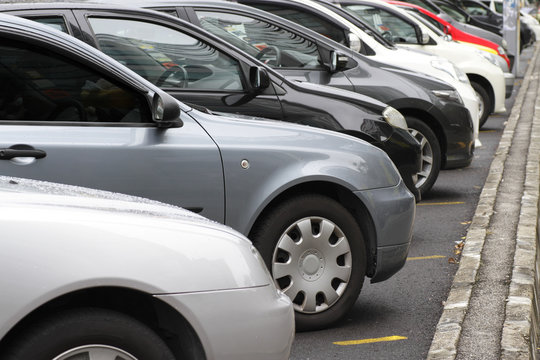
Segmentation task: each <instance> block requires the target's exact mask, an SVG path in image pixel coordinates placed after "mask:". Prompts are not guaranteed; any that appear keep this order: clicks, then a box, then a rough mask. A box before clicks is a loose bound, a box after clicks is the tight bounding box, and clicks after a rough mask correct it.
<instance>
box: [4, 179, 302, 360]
mask: <svg viewBox="0 0 540 360" xmlns="http://www.w3.org/2000/svg"><path fill="white" fill-rule="evenodd" d="M0 199H2V200H1V202H0V228H1V229H2V236H1V237H0V247H1V248H2V251H1V253H0V274H2V276H1V277H0V288H1V289H2V295H1V296H0V309H2V311H0V358H1V359H3V360H15V359H17V360H21V359H28V360H51V359H54V360H74V359H88V360H97V359H102V360H136V359H139V360H145V359H147V360H165V359H219V360H224V359H230V360H241V359H245V360H253V359H276V360H277V359H280V360H284V359H288V358H289V352H290V348H291V344H292V341H293V338H294V312H293V309H292V305H291V302H290V300H289V299H288V298H287V297H286V296H285V295H283V294H282V293H281V292H279V291H278V290H277V289H276V287H275V285H274V282H273V279H272V277H271V276H270V274H269V272H268V270H267V269H266V266H265V264H264V263H263V261H262V259H261V257H260V256H259V254H258V252H257V250H255V248H254V247H253V246H252V245H251V242H250V241H249V240H247V239H246V238H245V237H244V236H242V235H241V234H239V233H237V232H236V231H234V230H232V229H230V228H228V227H225V226H223V225H221V224H218V223H215V222H212V221H209V220H207V219H205V218H203V217H201V216H198V215H195V214H193V213H191V212H189V211H186V210H183V209H180V208H177V207H173V206H167V205H163V204H160V203H157V202H151V201H147V200H144V199H139V198H133V197H130V196H122V195H119V194H111V193H104V192H100V191H92V190H87V189H84V188H74V187H71V186H62V185H58V184H52V183H44V182H39V181H34V180H24V179H18V178H7V177H0Z"/></svg>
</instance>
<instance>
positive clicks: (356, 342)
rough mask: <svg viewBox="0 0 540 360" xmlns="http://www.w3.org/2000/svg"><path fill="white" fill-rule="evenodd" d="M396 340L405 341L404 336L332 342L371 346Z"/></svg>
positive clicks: (344, 344) (335, 343)
mask: <svg viewBox="0 0 540 360" xmlns="http://www.w3.org/2000/svg"><path fill="white" fill-rule="evenodd" d="M397 340H407V338H406V337H405V336H397V335H394V336H386V337H381V338H374V339H362V340H348V341H336V342H334V345H343V346H348V345H362V344H372V343H377V342H385V341H397Z"/></svg>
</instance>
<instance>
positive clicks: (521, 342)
mask: <svg viewBox="0 0 540 360" xmlns="http://www.w3.org/2000/svg"><path fill="white" fill-rule="evenodd" d="M537 55H538V47H537V48H536V50H535V55H534V58H533V59H534V60H535V61H534V62H532V63H531V65H530V67H531V68H534V67H535V66H533V65H535V63H536V56H537ZM527 74H528V75H529V76H528V77H527V78H528V80H529V81H536V82H538V80H539V79H538V70H537V71H535V72H534V74H533V75H531V73H529V71H527ZM539 140H540V98H538V97H537V98H536V101H535V107H534V114H533V124H532V129H531V141H530V144H529V152H528V155H527V166H526V170H525V184H524V189H523V196H522V198H521V212H520V215H519V223H518V227H517V236H516V249H515V255H514V265H513V267H512V280H511V283H510V289H509V292H508V297H507V299H506V314H505V321H504V326H503V329H502V340H501V359H508V360H510V359H536V348H537V345H536V335H535V334H536V329H537V327H538V324H537V321H536V320H537V319H536V316H535V312H534V303H535V302H536V296H535V272H536V271H535V270H536V256H537V255H536V244H537V242H536V240H537V230H536V229H537V221H538V195H539V175H540V173H539V160H540V141H539ZM531 334H533V336H531Z"/></svg>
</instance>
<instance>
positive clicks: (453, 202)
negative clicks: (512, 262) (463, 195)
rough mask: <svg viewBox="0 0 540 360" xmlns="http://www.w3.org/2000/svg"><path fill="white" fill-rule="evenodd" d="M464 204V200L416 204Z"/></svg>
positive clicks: (420, 204)
mask: <svg viewBox="0 0 540 360" xmlns="http://www.w3.org/2000/svg"><path fill="white" fill-rule="evenodd" d="M461 204H465V201H446V202H432V203H419V204H416V206H427V205H461Z"/></svg>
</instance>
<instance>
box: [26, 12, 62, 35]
mask: <svg viewBox="0 0 540 360" xmlns="http://www.w3.org/2000/svg"><path fill="white" fill-rule="evenodd" d="M30 19H31V20H33V21H37V22H39V23H42V24H44V25H47V26H50V27H52V28H53V29H55V30H58V31H62V32H65V33H66V34H68V33H69V32H68V29H67V26H66V22H65V21H64V18H62V17H60V16H43V17H32V18H30Z"/></svg>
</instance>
